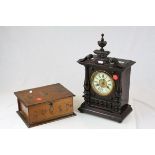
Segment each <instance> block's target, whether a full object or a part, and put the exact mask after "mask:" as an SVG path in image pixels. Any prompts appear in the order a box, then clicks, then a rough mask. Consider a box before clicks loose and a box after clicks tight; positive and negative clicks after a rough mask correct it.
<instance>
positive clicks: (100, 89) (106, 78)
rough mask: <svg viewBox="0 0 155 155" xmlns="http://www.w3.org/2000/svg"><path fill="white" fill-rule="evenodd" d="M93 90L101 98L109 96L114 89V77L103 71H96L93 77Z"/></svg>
mask: <svg viewBox="0 0 155 155" xmlns="http://www.w3.org/2000/svg"><path fill="white" fill-rule="evenodd" d="M90 82H91V87H92V89H93V90H94V91H95V92H96V93H97V94H98V95H101V96H108V95H109V94H111V92H112V91H113V89H114V81H113V79H112V77H111V76H110V75H109V74H108V73H106V72H103V71H96V72H94V73H93V74H92V76H91V81H90Z"/></svg>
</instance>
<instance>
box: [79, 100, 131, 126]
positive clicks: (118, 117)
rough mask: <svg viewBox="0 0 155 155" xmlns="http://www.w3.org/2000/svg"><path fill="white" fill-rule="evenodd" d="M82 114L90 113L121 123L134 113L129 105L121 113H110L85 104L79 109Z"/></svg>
mask: <svg viewBox="0 0 155 155" xmlns="http://www.w3.org/2000/svg"><path fill="white" fill-rule="evenodd" d="M78 110H79V111H80V112H81V113H88V114H92V115H96V116H100V117H103V118H107V119H110V120H113V121H116V122H119V123H121V122H122V121H123V120H124V118H125V117H126V116H127V115H128V114H129V113H130V112H131V111H132V107H131V105H129V104H126V105H125V106H124V107H123V108H122V111H121V113H118V112H116V113H115V112H110V111H107V110H104V109H99V108H94V107H91V106H90V105H89V104H86V103H85V102H84V103H82V105H81V106H80V107H79V109H78Z"/></svg>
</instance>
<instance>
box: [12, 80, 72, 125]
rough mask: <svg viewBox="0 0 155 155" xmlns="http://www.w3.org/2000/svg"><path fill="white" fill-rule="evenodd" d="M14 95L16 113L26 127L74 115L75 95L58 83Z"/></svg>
mask: <svg viewBox="0 0 155 155" xmlns="http://www.w3.org/2000/svg"><path fill="white" fill-rule="evenodd" d="M14 94H15V95H16V96H17V101H18V109H19V110H18V111H17V113H18V114H19V116H20V117H21V118H22V119H23V121H24V122H25V124H26V125H27V126H28V127H32V126H36V125H39V124H43V123H47V122H49V121H52V120H55V119H59V118H62V117H67V116H73V115H75V114H74V111H73V96H75V95H74V94H73V93H72V92H70V91H69V90H68V89H66V88H65V87H64V86H62V85H61V84H59V83H58V84H53V85H48V86H43V87H38V88H33V89H28V90H23V91H18V92H15V93H14Z"/></svg>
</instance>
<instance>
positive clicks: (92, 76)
mask: <svg viewBox="0 0 155 155" xmlns="http://www.w3.org/2000/svg"><path fill="white" fill-rule="evenodd" d="M101 72H102V73H105V74H107V75H108V76H109V78H110V79H111V81H112V84H113V88H112V90H111V91H110V92H109V93H106V94H102V93H100V92H99V91H98V90H97V89H96V88H95V86H94V84H93V80H94V77H95V76H96V75H97V74H98V73H101ZM90 84H91V87H92V90H93V91H94V92H95V93H97V94H98V95H100V96H108V95H110V94H111V93H112V92H113V90H114V88H115V82H114V80H113V78H112V77H111V75H110V74H109V73H107V72H106V71H101V70H99V71H95V72H94V73H93V74H92V75H91V78H90Z"/></svg>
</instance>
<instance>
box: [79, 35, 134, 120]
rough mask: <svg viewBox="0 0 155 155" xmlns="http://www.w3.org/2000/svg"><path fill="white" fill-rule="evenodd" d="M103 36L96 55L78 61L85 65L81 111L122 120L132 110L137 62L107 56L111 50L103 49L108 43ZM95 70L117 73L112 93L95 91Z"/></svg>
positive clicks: (110, 73) (111, 74)
mask: <svg viewBox="0 0 155 155" xmlns="http://www.w3.org/2000/svg"><path fill="white" fill-rule="evenodd" d="M103 36H104V35H103V34H102V38H101V41H98V45H99V46H100V47H101V49H100V50H95V51H94V53H95V55H92V54H89V55H88V56H86V57H85V58H83V59H79V60H78V63H79V64H81V65H84V67H85V80H84V95H83V97H84V102H83V103H82V105H81V106H80V107H79V111H80V112H83V113H89V114H93V115H97V116H100V117H103V118H108V119H111V120H114V121H117V122H122V120H123V119H124V118H125V117H126V116H127V115H128V114H129V113H130V112H131V111H132V108H131V106H130V105H129V104H128V100H129V86H130V72H131V66H132V65H133V64H134V63H135V62H134V61H131V60H125V59H118V58H111V57H107V56H108V54H109V53H110V52H109V51H105V50H104V49H103V47H104V46H105V45H106V44H107V42H106V41H104V38H103ZM95 71H103V72H106V73H108V74H109V75H110V76H111V77H113V75H117V77H118V79H117V80H114V82H115V87H114V90H113V91H112V93H110V94H109V95H107V96H100V95H98V94H97V93H95V92H94V91H93V89H92V88H91V84H90V78H91V75H92V74H93V73H94V72H95Z"/></svg>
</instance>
